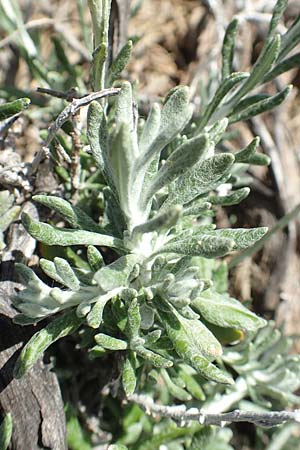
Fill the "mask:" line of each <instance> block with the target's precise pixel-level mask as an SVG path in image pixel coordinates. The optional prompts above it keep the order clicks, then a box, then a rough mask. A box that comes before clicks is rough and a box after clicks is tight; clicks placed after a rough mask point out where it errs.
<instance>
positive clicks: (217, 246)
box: [159, 234, 234, 258]
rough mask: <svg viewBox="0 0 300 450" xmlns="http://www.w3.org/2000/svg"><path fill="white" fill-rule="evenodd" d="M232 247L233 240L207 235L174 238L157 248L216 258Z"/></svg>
mask: <svg viewBox="0 0 300 450" xmlns="http://www.w3.org/2000/svg"><path fill="white" fill-rule="evenodd" d="M233 248H234V241H233V240H232V239H231V238H227V237H223V236H216V235H215V236H209V235H206V234H203V235H201V237H197V238H193V237H192V236H190V237H189V238H188V239H183V240H178V241H176V238H174V239H173V240H172V241H170V242H168V243H167V244H165V245H164V246H163V247H162V248H160V249H159V252H160V253H178V254H180V255H189V256H204V257H205V258H216V257H220V256H224V255H226V254H227V253H229V252H230V251H231V250H233Z"/></svg>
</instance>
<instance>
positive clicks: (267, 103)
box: [228, 85, 292, 124]
mask: <svg viewBox="0 0 300 450" xmlns="http://www.w3.org/2000/svg"><path fill="white" fill-rule="evenodd" d="M291 89H292V86H291V85H290V86H287V87H286V88H285V89H283V90H282V91H280V92H279V93H278V94H276V95H272V96H270V97H268V98H265V99H264V100H260V101H259V102H257V103H255V104H254V105H252V106H249V107H248V108H246V109H244V110H243V111H241V112H239V113H236V114H232V115H230V116H228V119H229V123H230V124H231V123H235V122H240V121H242V120H243V121H245V120H248V119H250V117H253V116H257V115H258V114H262V113H264V112H266V111H270V110H271V109H274V108H275V107H276V106H278V105H280V104H281V103H282V102H283V101H284V100H285V99H286V98H287V96H288V95H289V93H290V92H291Z"/></svg>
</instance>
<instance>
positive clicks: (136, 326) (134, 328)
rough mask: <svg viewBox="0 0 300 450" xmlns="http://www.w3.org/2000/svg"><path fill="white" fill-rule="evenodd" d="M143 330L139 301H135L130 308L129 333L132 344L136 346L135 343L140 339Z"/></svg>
mask: <svg viewBox="0 0 300 450" xmlns="http://www.w3.org/2000/svg"><path fill="white" fill-rule="evenodd" d="M140 328H141V315H140V309H139V304H138V301H137V299H136V298H135V299H133V300H132V301H131V303H130V305H129V308H128V320H127V330H126V331H127V333H128V336H129V339H130V344H131V345H132V346H134V345H135V344H134V341H135V340H136V339H137V338H138V337H139V333H140Z"/></svg>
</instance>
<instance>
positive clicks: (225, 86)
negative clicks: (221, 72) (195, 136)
mask: <svg viewBox="0 0 300 450" xmlns="http://www.w3.org/2000/svg"><path fill="white" fill-rule="evenodd" d="M248 77H249V73H247V72H237V73H232V74H231V75H228V76H227V77H226V78H225V79H224V80H223V81H222V82H221V84H220V85H219V87H218V89H217V90H216V92H215V94H214V96H213V98H212V100H211V102H210V103H209V104H208V105H207V107H206V108H205V111H204V114H203V116H202V117H201V119H200V123H199V126H198V131H201V130H203V128H204V127H205V126H206V125H207V123H208V121H209V119H210V118H211V116H212V115H213V113H214V112H215V110H216V109H217V108H218V106H219V105H220V103H221V102H222V101H223V99H224V97H225V96H226V95H227V94H228V93H229V92H230V91H231V89H232V88H233V87H234V86H236V85H237V84H238V83H240V82H241V81H243V80H245V78H248Z"/></svg>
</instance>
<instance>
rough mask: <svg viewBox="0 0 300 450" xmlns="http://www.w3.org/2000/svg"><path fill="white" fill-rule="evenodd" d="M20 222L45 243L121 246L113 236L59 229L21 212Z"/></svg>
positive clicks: (33, 235)
mask: <svg viewBox="0 0 300 450" xmlns="http://www.w3.org/2000/svg"><path fill="white" fill-rule="evenodd" d="M22 223H23V225H24V227H25V228H26V230H27V231H28V233H29V234H30V235H31V236H32V237H34V238H35V239H36V240H37V241H40V242H43V243H44V244H47V245H57V243H59V245H61V246H63V247H66V246H69V245H103V246H107V247H113V248H119V249H122V248H123V242H122V241H121V240H120V239H117V238H114V237H113V236H107V235H104V234H99V233H93V232H91V231H84V230H70V229H61V228H57V227H54V226H52V225H48V224H47V223H42V222H38V221H37V220H34V219H32V218H31V217H30V216H29V215H28V214H26V213H23V214H22Z"/></svg>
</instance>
